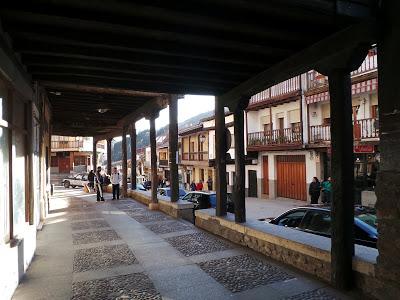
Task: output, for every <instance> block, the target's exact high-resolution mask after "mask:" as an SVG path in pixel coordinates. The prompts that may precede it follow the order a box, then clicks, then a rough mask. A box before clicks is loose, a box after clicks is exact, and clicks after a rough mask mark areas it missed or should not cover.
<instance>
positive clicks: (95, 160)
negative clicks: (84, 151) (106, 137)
mask: <svg viewBox="0 0 400 300" xmlns="http://www.w3.org/2000/svg"><path fill="white" fill-rule="evenodd" d="M92 152H93V154H92V166H93V171H94V172H95V173H96V167H97V141H96V140H95V138H94V137H93V149H92Z"/></svg>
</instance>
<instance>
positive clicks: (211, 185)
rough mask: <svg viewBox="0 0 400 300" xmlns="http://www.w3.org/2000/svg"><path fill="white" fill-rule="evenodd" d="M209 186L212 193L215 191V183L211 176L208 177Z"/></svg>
mask: <svg viewBox="0 0 400 300" xmlns="http://www.w3.org/2000/svg"><path fill="white" fill-rule="evenodd" d="M207 186H208V190H209V191H212V189H213V181H212V178H211V176H208V180H207Z"/></svg>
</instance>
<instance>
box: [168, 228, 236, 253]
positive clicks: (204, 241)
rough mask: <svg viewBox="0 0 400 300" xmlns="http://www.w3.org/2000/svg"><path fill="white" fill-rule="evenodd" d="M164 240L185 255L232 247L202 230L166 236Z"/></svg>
mask: <svg viewBox="0 0 400 300" xmlns="http://www.w3.org/2000/svg"><path fill="white" fill-rule="evenodd" d="M166 240H167V242H168V243H170V244H171V245H172V247H174V248H176V249H177V250H178V251H180V252H181V253H183V254H184V255H185V256H192V255H198V254H204V253H210V252H216V251H223V250H228V249H231V248H232V246H231V245H229V244H228V243H226V242H224V241H222V240H220V239H218V238H216V237H214V236H211V235H209V234H206V233H204V232H198V233H192V234H185V235H180V236H176V237H171V238H167V239H166Z"/></svg>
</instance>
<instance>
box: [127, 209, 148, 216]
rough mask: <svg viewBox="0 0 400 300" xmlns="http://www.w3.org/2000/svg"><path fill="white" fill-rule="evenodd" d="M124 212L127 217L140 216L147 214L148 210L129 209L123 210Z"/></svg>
mask: <svg viewBox="0 0 400 300" xmlns="http://www.w3.org/2000/svg"><path fill="white" fill-rule="evenodd" d="M122 211H123V212H125V213H126V214H127V215H129V216H131V215H140V214H142V215H143V214H145V213H146V209H144V208H129V209H123V210H122Z"/></svg>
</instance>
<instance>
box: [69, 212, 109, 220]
mask: <svg viewBox="0 0 400 300" xmlns="http://www.w3.org/2000/svg"><path fill="white" fill-rule="evenodd" d="M68 218H69V219H70V220H71V221H76V220H90V219H102V218H103V216H102V215H101V214H100V213H87V214H75V215H69V217H68Z"/></svg>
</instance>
